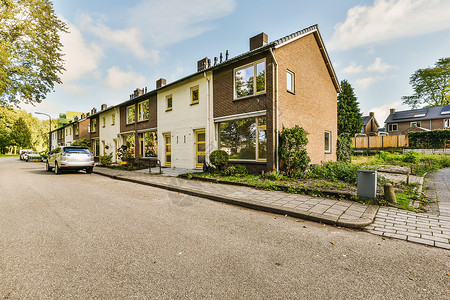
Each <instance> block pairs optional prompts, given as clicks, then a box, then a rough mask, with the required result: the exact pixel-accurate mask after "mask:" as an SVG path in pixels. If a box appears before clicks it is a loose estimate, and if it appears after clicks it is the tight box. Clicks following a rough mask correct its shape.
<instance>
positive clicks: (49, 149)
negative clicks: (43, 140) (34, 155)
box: [34, 111, 52, 152]
mask: <svg viewBox="0 0 450 300" xmlns="http://www.w3.org/2000/svg"><path fill="white" fill-rule="evenodd" d="M34 113H35V114H37V115H45V116H47V117H49V118H50V131H49V132H48V152H50V151H52V117H51V116H50V115H48V114H46V113H43V112H38V111H35V112H34Z"/></svg>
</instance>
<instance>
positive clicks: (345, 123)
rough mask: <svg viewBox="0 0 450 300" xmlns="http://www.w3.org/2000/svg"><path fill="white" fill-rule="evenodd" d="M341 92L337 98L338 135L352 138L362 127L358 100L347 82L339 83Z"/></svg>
mask: <svg viewBox="0 0 450 300" xmlns="http://www.w3.org/2000/svg"><path fill="white" fill-rule="evenodd" d="M341 89H342V92H341V93H339V96H338V98H337V99H338V135H339V136H340V135H341V134H342V133H347V134H349V135H350V136H354V135H355V134H356V133H358V132H361V129H362V127H363V125H364V124H363V121H362V115H361V111H360V110H359V107H358V98H356V96H355V92H354V91H353V88H352V86H351V85H350V83H349V82H348V81H347V80H342V81H341Z"/></svg>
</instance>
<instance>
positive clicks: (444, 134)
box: [408, 129, 450, 149]
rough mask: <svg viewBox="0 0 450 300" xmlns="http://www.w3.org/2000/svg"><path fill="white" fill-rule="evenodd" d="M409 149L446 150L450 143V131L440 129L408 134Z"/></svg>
mask: <svg viewBox="0 0 450 300" xmlns="http://www.w3.org/2000/svg"><path fill="white" fill-rule="evenodd" d="M408 138H409V147H411V148H415V149H420V148H423V149H438V148H445V147H446V146H447V144H448V143H450V130H448V129H440V130H432V131H412V132H408Z"/></svg>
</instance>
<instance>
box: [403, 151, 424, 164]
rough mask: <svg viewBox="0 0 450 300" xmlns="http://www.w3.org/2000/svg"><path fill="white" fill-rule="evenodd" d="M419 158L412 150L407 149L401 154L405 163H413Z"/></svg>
mask: <svg viewBox="0 0 450 300" xmlns="http://www.w3.org/2000/svg"><path fill="white" fill-rule="evenodd" d="M419 160H420V154H419V153H417V152H414V151H408V152H406V154H403V161H404V162H406V163H411V164H415V163H417V162H418V161H419Z"/></svg>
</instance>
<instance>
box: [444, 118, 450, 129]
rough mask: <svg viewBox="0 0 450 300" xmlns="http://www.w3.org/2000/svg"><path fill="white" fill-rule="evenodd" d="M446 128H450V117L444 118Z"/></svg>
mask: <svg viewBox="0 0 450 300" xmlns="http://www.w3.org/2000/svg"><path fill="white" fill-rule="evenodd" d="M444 128H450V119H445V120H444Z"/></svg>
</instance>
